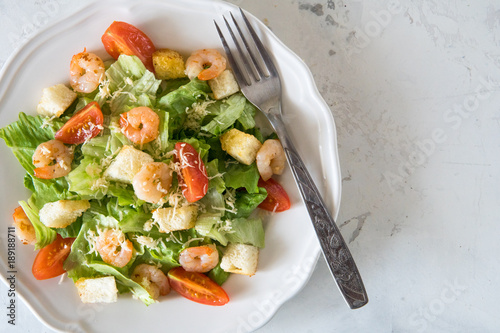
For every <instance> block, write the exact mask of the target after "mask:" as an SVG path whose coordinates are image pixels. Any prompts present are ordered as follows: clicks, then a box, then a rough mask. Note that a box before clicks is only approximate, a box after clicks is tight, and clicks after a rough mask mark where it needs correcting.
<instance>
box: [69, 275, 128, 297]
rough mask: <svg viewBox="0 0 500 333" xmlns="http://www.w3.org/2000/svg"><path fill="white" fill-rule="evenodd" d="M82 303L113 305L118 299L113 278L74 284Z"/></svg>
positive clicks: (82, 280) (108, 277)
mask: <svg viewBox="0 0 500 333" xmlns="http://www.w3.org/2000/svg"><path fill="white" fill-rule="evenodd" d="M75 286H76V288H77V289H78V294H79V295H80V299H81V300H82V302H83V303H114V302H116V301H117V299H118V289H117V288H116V281H115V278H114V276H105V277H100V278H93V279H86V278H80V279H78V280H77V281H76V282H75Z"/></svg>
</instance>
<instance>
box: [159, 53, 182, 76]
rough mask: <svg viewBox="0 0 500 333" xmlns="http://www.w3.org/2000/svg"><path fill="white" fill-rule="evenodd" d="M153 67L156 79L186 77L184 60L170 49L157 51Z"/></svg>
mask: <svg viewBox="0 0 500 333" xmlns="http://www.w3.org/2000/svg"><path fill="white" fill-rule="evenodd" d="M153 66H154V68H155V72H156V77H157V78H158V79H160V80H170V79H179V78H183V77H186V74H185V73H184V71H185V70H186V67H185V66H184V59H183V58H182V56H181V55H180V54H179V52H177V51H173V50H169V49H160V50H156V51H155V52H154V53H153Z"/></svg>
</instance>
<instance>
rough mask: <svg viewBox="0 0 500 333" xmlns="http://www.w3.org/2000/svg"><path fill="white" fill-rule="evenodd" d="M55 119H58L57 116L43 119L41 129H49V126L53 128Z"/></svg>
mask: <svg viewBox="0 0 500 333" xmlns="http://www.w3.org/2000/svg"><path fill="white" fill-rule="evenodd" d="M55 118H57V117H56V116H52V117H45V118H43V122H42V125H40V128H45V127H48V126H52V120H54V119H55Z"/></svg>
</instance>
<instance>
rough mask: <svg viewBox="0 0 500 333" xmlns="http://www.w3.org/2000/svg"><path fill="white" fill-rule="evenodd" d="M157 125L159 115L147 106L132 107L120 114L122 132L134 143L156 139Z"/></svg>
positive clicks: (158, 124)
mask: <svg viewBox="0 0 500 333" xmlns="http://www.w3.org/2000/svg"><path fill="white" fill-rule="evenodd" d="M159 126H160V117H159V116H158V115H157V114H156V112H154V111H153V110H151V109H150V108H148V107H147V106H140V107H137V108H133V109H132V110H130V111H128V112H125V113H122V114H121V116H120V127H121V129H122V133H123V134H124V135H125V136H126V137H127V138H129V139H130V141H132V142H133V143H135V144H143V143H148V142H151V141H153V140H154V139H156V137H157V136H158V133H159V132H158V127H159Z"/></svg>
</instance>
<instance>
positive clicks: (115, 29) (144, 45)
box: [101, 21, 156, 73]
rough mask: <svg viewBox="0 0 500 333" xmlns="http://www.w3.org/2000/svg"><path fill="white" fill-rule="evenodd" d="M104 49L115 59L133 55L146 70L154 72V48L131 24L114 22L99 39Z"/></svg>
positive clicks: (142, 33) (149, 40)
mask: <svg viewBox="0 0 500 333" xmlns="http://www.w3.org/2000/svg"><path fill="white" fill-rule="evenodd" d="M101 41H102V43H103V44H104V48H105V49H106V51H107V52H108V53H109V55H110V56H112V57H113V58H115V59H118V57H119V56H120V54H126V55H135V56H137V57H138V58H139V59H141V61H142V63H143V64H144V66H146V68H147V69H148V70H149V71H151V72H153V73H154V72H155V69H154V67H153V58H152V55H153V53H154V52H155V51H156V48H155V46H154V44H153V42H152V41H151V39H149V37H148V36H147V35H146V34H145V33H144V32H142V31H141V30H139V29H137V28H136V27H134V26H133V25H131V24H128V23H126V22H119V21H114V22H113V23H111V25H110V26H109V28H108V29H107V30H106V32H104V35H102V37H101Z"/></svg>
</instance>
